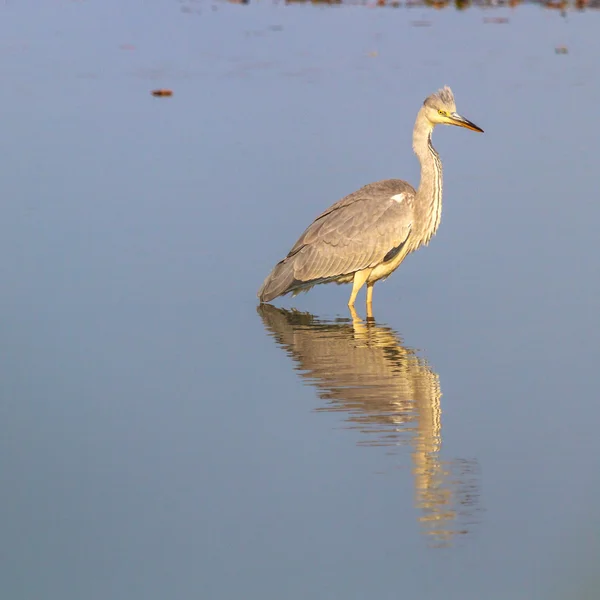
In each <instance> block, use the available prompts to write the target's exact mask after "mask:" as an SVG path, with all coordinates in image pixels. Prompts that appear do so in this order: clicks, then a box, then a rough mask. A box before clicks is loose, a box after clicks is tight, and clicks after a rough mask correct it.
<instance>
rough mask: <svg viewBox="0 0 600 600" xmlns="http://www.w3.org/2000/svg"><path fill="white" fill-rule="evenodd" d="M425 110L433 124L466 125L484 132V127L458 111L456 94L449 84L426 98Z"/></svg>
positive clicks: (468, 127)
mask: <svg viewBox="0 0 600 600" xmlns="http://www.w3.org/2000/svg"><path fill="white" fill-rule="evenodd" d="M423 110H424V111H425V116H426V117H427V118H428V119H429V121H431V124H432V125H433V126H435V125H457V126H458V127H466V128H467V129H471V130H472V131H479V132H480V133H483V129H481V128H480V127H477V125H475V123H471V121H469V120H468V119H465V118H464V117H462V116H461V115H459V114H458V113H457V112H456V104H455V102H454V94H453V93H452V90H451V89H450V88H449V87H448V86H446V87H443V88H442V89H441V90H438V91H437V92H435V94H431V96H428V97H427V98H425V102H423Z"/></svg>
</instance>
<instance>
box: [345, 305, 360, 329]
mask: <svg viewBox="0 0 600 600" xmlns="http://www.w3.org/2000/svg"><path fill="white" fill-rule="evenodd" d="M348 308H349V309H350V316H351V317H352V322H353V323H354V324H355V325H358V324H360V323H362V319H361V318H360V317H359V316H358V313H357V312H356V309H355V308H354V306H349V307H348Z"/></svg>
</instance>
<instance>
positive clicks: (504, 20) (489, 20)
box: [483, 17, 508, 24]
mask: <svg viewBox="0 0 600 600" xmlns="http://www.w3.org/2000/svg"><path fill="white" fill-rule="evenodd" d="M483 22H484V23H497V24H500V23H508V17H483Z"/></svg>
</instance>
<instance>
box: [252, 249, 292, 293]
mask: <svg viewBox="0 0 600 600" xmlns="http://www.w3.org/2000/svg"><path fill="white" fill-rule="evenodd" d="M292 262H293V261H288V260H285V259H284V260H282V261H281V262H279V263H277V264H276V265H275V267H274V268H273V270H272V271H271V272H270V273H269V275H268V276H267V278H266V279H265V281H264V283H263V284H262V286H261V288H260V290H258V293H257V296H258V298H259V300H260V301H261V302H271V300H273V299H274V298H277V296H282V295H284V294H287V293H288V292H290V291H292V289H294V287H295V286H294V284H295V283H297V282H296V280H295V278H294V267H293V265H292Z"/></svg>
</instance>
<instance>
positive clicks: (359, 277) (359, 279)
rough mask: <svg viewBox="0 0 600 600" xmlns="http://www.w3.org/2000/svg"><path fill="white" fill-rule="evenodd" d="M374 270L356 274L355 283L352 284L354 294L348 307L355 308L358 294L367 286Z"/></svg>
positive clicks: (365, 270) (351, 295)
mask: <svg viewBox="0 0 600 600" xmlns="http://www.w3.org/2000/svg"><path fill="white" fill-rule="evenodd" d="M372 270H373V269H364V270H363V271H356V273H354V281H353V282H352V293H351V294H350V300H348V306H354V301H355V300H356V294H358V292H359V290H360V288H361V287H362V286H363V285H365V281H367V279H368V278H369V275H370V274H371V271H372Z"/></svg>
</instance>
